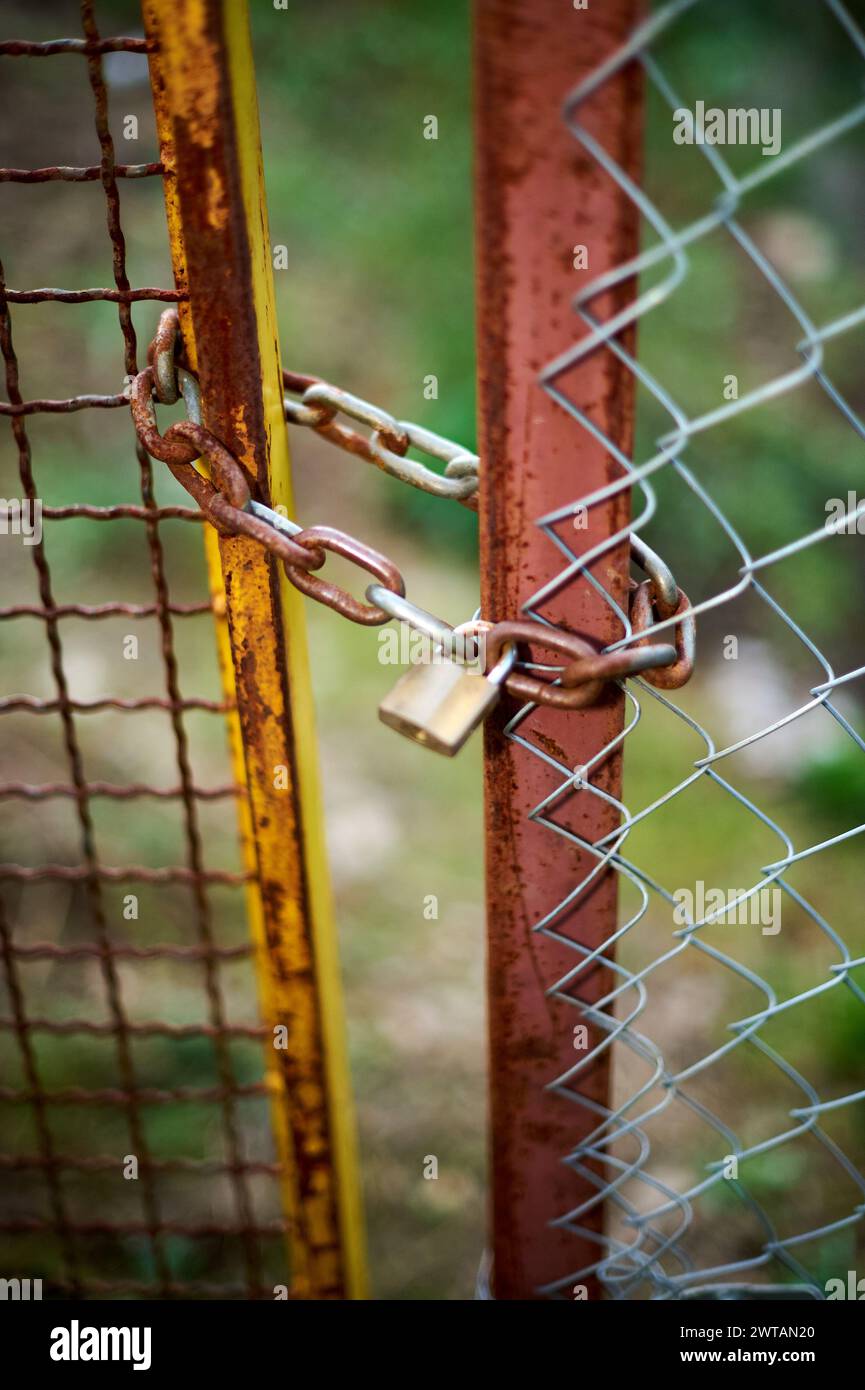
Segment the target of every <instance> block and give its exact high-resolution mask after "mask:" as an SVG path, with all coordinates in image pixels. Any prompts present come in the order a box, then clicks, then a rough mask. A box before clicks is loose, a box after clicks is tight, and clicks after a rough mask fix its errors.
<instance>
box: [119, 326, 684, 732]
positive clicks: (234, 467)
mask: <svg viewBox="0 0 865 1390" xmlns="http://www.w3.org/2000/svg"><path fill="white" fill-rule="evenodd" d="M180 343H181V339H180V335H179V323H178V316H177V311H176V309H174V308H170V309H166V310H165V311H164V313H163V314H162V315H161V317H160V320H159V326H158V328H157V331H156V334H155V335H154V338H153V341H152V343H151V344H150V348H149V351H148V366H147V367H145V368H144V370H143V371H141V372H139V373H138V374H137V375H136V376H134V377H130V378H128V379H127V381H126V386H125V390H126V394H127V396H128V399H129V403H130V406H131V410H132V418H133V422H134V425H135V430H136V433H137V435H138V439H139V440H140V442H141V444H142V446H143V447H144V449H146V451H147V453H148V454H150V455H152V457H153V458H156V459H159V460H160V461H162V462H163V463H166V464H167V465H168V468H169V469H170V471H171V473H172V474H173V475H174V477H175V478H176V479H177V481H178V482H179V483H180V484H181V486H182V487H183V488H185V489H186V491H187V492H188V493H189V494H190V496H191V497H193V498H194V500H195V501H196V502H197V503H198V506H199V507H200V509H201V511H202V512H203V513H204V515H205V516H206V517H207V519H208V521H210V522H211V524H212V525H213V526H214V527H215V528H216V530H217V531H218V532H219V534H220V535H222V536H247V537H249V538H250V539H252V540H254V541H256V542H258V544H260V545H262V546H263V547H264V548H265V549H266V550H268V551H270V552H271V553H272V554H273V555H275V556H276V557H277V558H278V559H279V560H281V561H282V564H283V568H284V570H285V574H286V576H287V578H288V579H289V581H290V582H291V583H292V584H293V585H294V586H295V588H297V589H299V590H300V591H301V592H302V593H304V594H307V595H308V596H309V597H310V598H314V599H315V600H316V602H318V603H322V604H324V605H325V607H327V608H332V609H333V610H334V611H335V612H337V613H340V614H341V615H342V616H343V617H345V618H348V619H349V620H350V621H351V622H355V623H361V624H364V625H365V626H370V627H372V626H378V625H380V624H382V623H386V622H389V621H390V620H391V619H392V618H397V619H399V620H400V621H403V622H406V623H408V624H409V625H410V626H412V627H413V628H415V629H416V630H417V631H420V632H423V633H425V634H426V635H427V636H428V637H430V638H431V640H432V641H433V642H434V643H435V644H436V645H437V646H440V647H443V648H445V649H446V650H447V651H449V652H450V653H456V652H457V650H458V648H459V647H460V645H461V641H462V634H463V632H464V631H465V630H466V629H473V630H474V631H479V630H482V631H483V634H484V640H485V644H486V663H485V664H486V666H487V667H491V666H494V665H495V664H496V662H497V661H498V660H499V659H500V657H501V655H502V653H503V652H504V651H505V649H506V648H508V647H513V648H514V649H515V650H516V652H517V653H518V654H519V656H520V660H521V664H522V665H523V666H526V665H530V664H531V648H532V647H538V648H541V649H543V650H546V651H551V652H556V653H558V654H559V655H562V656H564V657H566V658H567V664H566V665H565V666H564V667H563V669H562V670H561V671H560V672H559V674H558V677H557V679H556V680H555V681H549V680H543V679H541V678H539V677H537V676H532V675H530V674H528V672H527V671H525V670H523V671H511V672H510V673H509V674H508V675H507V677H506V678H505V680H504V688H505V689H506V690H507V691H508V692H509V693H510V694H511V695H513V696H515V697H516V698H518V699H521V700H523V701H530V702H531V703H533V704H543V705H552V706H555V707H556V708H558V709H569V710H575V709H584V708H586V707H587V706H589V705H592V704H594V703H595V702H596V701H597V700H598V699H599V698H600V696H601V694H602V692H603V689H604V686H605V684H606V683H607V682H608V681H611V680H618V679H621V678H623V677H625V676H634V675H639V674H642V675H643V676H644V678H645V679H646V680H647V681H649V682H650V683H651V684H653V685H655V686H658V687H661V688H663V689H667V690H669V689H674V688H678V687H679V686H682V685H684V684H685V682H686V681H687V680H688V679H689V677H690V675H691V672H692V670H693V665H694V647H695V635H696V626H695V620H694V617H693V614H692V612H691V605H690V601H689V600H688V597H687V595H686V594H685V593H684V592H683V591H682V590H681V589H679V587H678V586H677V584H676V581H675V579H674V577H673V575H672V573H671V572H670V570H669V568H668V567H667V565H666V564H665V563H664V561H663V560H662V559H661V558H660V556H658V555H656V554H655V553H654V551H652V550H651V549H650V548H649V547H648V546H647V545H646V544H645V542H644V541H642V540H641V539H639V538H638V537H636V536H632V537H631V558H632V559H633V560H634V562H635V563H636V564H637V565H638V566H639V567H640V568H641V569H642V570H643V571H644V573H645V574H646V575H647V578H646V579H645V580H644V581H643V582H642V583H639V584H638V583H637V582H636V581H635V580H633V579H632V580H630V581H629V585H630V588H629V605H628V606H629V612H628V618H629V623H630V626H631V635H632V637H637V640H635V641H633V642H632V643H631V644H630V645H628V646H625V647H621V648H619V649H618V650H616V651H612V652H599V651H596V650H595V648H594V647H592V646H591V644H590V643H588V642H586V641H585V640H584V639H583V638H580V637H578V636H577V635H576V634H575V633H571V632H567V631H565V630H563V629H561V628H556V627H553V626H552V625H550V626H547V625H546V624H544V623H540V622H536V621H527V620H520V621H512V622H498V623H494V624H493V623H488V622H484V621H477V620H476V621H474V622H473V623H472V624H463V625H462V627H461V628H452V627H451V626H450V625H449V624H448V623H446V622H444V621H443V620H442V619H440V618H436V617H434V616H433V615H432V614H430V613H426V612H425V611H424V610H423V609H421V608H418V607H417V605H415V604H413V603H411V602H410V601H409V600H408V599H407V598H406V596H405V582H404V580H403V577H402V575H401V573H400V571H399V570H398V568H397V567H396V565H394V564H393V562H392V561H391V560H389V559H388V558H387V556H385V555H382V554H381V553H380V552H379V551H377V550H374V549H373V548H372V547H371V546H368V545H366V544H365V543H364V542H363V541H360V540H358V539H357V538H356V537H354V536H351V535H349V534H347V533H346V532H344V531H339V530H337V529H336V528H335V527H332V526H309V527H302V526H300V525H298V523H297V522H295V521H291V520H290V519H289V518H287V517H284V516H281V515H280V514H279V513H278V512H275V511H274V510H273V509H272V508H270V507H268V506H266V505H265V504H264V503H263V502H259V501H257V500H256V499H255V498H253V496H252V494H251V491H250V486H249V479H248V477H247V474H246V472H245V471H244V469H243V467H242V466H241V464H240V463H239V462H238V460H237V459H236V458H235V457H234V455H233V454H232V453H231V451H230V450H229V449H228V448H227V447H226V445H225V444H224V443H223V442H222V441H221V440H220V439H218V438H217V437H216V435H214V434H213V433H212V432H211V431H210V430H208V429H207V428H206V427H205V426H204V425H203V424H202V422H201V407H200V394H199V390H198V382H197V379H196V377H195V376H194V374H193V373H192V372H190V371H189V370H188V369H187V368H185V367H184V366H183V365H182V350H181V348H180ZM283 378H284V383H285V386H286V388H287V389H288V390H289V391H292V392H293V393H294V394H295V396H296V397H297V399H289V398H286V400H285V414H286V419H287V420H288V421H289V422H290V423H293V424H299V425H305V426H307V427H308V428H310V429H312V430H314V431H315V433H316V434H319V435H321V436H322V437H323V438H325V439H327V440H328V441H329V442H331V443H333V444H336V445H337V446H338V447H340V448H342V449H344V450H346V451H347V452H348V453H351V454H354V455H356V456H358V457H360V458H363V459H365V460H366V461H367V462H369V463H373V464H375V466H376V467H378V468H380V469H382V470H383V471H384V472H386V473H390V474H391V475H392V476H393V477H397V478H399V479H400V480H401V481H403V482H406V483H409V484H410V485H411V486H412V487H417V488H421V489H422V490H423V491H426V492H431V493H433V494H435V495H437V496H441V497H451V498H454V499H455V500H457V501H459V502H462V503H463V505H464V506H467V507H471V508H472V509H476V508H477V489H478V468H479V460H478V457H477V455H476V454H472V453H470V452H468V451H467V450H465V449H462V448H461V447H460V446H459V445H458V444H455V443H453V442H452V441H451V440H447V439H445V438H443V437H442V436H441V435H437V434H434V433H433V432H432V431H431V430H427V429H424V428H422V427H421V426H419V425H414V424H411V423H409V422H407V421H400V420H397V419H395V417H394V416H392V415H389V414H388V413H387V412H386V411H383V410H380V409H379V408H378V407H377V406H374V405H372V404H370V403H369V402H368V401H364V400H361V399H360V397H358V396H353V395H351V394H350V393H349V392H348V391H343V390H341V389H340V388H338V387H335V386H331V385H330V384H329V383H327V382H324V381H320V380H319V379H318V378H316V377H310V376H302V375H300V374H299V373H296V372H284V373H283ZM181 395H182V396H183V398H184V401H185V403H186V407H187V412H188V416H189V418H188V419H186V420H181V421H177V422H175V423H174V424H172V425H169V427H168V429H167V430H165V432H164V434H163V433H161V432H160V430H159V426H158V424H157V420H156V403H157V402H159V403H161V404H165V405H170V404H173V403H174V402H176V401H177V400H178V399H179V398H180V397H181ZM339 414H342V415H346V416H348V417H349V418H350V419H352V420H355V421H357V422H359V423H361V424H365V425H367V426H369V427H370V429H371V434H370V435H369V436H368V437H367V436H365V435H363V434H360V433H359V432H358V431H357V430H354V429H352V428H350V427H348V426H346V425H343V424H341V423H340V422H339V421H338V420H337V418H336V417H337V415H339ZM411 447H414V448H417V449H419V450H421V451H423V452H425V453H427V454H428V455H429V456H430V457H431V458H436V459H438V460H440V461H442V462H444V463H445V464H446V467H445V471H444V474H439V473H435V472H433V471H432V470H431V469H428V468H426V467H425V466H424V465H423V464H420V463H417V462H415V461H414V460H413V459H409V458H407V457H406V453H407V451H408V449H409V448H411ZM198 459H204V460H205V462H206V463H207V465H208V468H209V472H210V476H209V477H205V475H204V474H203V473H201V472H199V470H198V469H197V468H196V467H195V463H196V460H198ZM328 551H331V552H333V553H334V554H337V555H341V556H342V557H343V558H344V559H347V560H349V561H351V562H352V563H353V564H355V565H357V566H358V567H359V568H361V569H364V570H366V571H367V573H369V574H371V575H372V576H373V578H374V579H375V581H376V582H375V583H373V584H370V585H368V587H367V590H366V598H367V600H368V602H367V603H362V602H360V601H359V600H358V599H356V598H355V597H354V596H353V595H352V594H350V593H349V592H348V591H347V590H346V589H343V588H341V587H340V586H339V585H337V584H334V583H332V582H330V581H328V580H327V579H324V578H322V577H321V576H319V575H318V574H317V573H315V571H318V570H320V569H321V568H322V567H323V566H324V564H325V561H326V558H327V552H328ZM655 615H657V618H658V619H659V620H660V621H665V620H668V619H670V618H673V617H676V616H677V615H680V617H681V621H679V622H678V623H676V625H675V628H674V632H675V646H673V645H671V644H667V643H661V644H655V643H652V642H651V632H652V627H653V624H654V622H655ZM637 634H640V635H639V636H637ZM526 653H528V654H526Z"/></svg>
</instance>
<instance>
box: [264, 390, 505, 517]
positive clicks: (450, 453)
mask: <svg viewBox="0 0 865 1390" xmlns="http://www.w3.org/2000/svg"><path fill="white" fill-rule="evenodd" d="M282 377H283V383H284V385H285V387H286V389H287V390H289V391H292V392H293V393H295V394H296V395H297V396H299V399H297V400H292V399H291V398H290V397H286V399H285V418H286V419H287V420H288V421H289V423H290V424H294V425H306V426H308V427H309V428H310V429H312V430H314V431H315V433H316V434H320V435H321V436H322V438H323V439H327V440H329V441H330V443H331V444H336V445H337V446H338V447H339V448H340V449H345V450H346V451H347V452H348V453H350V454H355V455H357V456H358V457H359V458H362V459H365V460H366V462H367V463H372V464H374V465H375V466H376V468H380V469H381V470H382V472H384V473H389V474H390V475H391V477H393V478H399V480H400V481H401V482H403V483H408V484H409V485H410V486H411V487H416V488H420V489H421V491H422V492H428V493H431V494H432V495H433V496H434V497H452V498H454V499H455V500H456V501H457V502H462V503H463V505H464V506H466V507H469V508H470V509H471V510H472V511H477V506H478V498H477V492H478V470H479V467H480V459H479V458H478V456H477V454H472V453H469V451H468V450H467V449H464V448H462V446H461V445H459V444H455V443H454V442H453V440H450V439H445V438H444V436H443V435H440V434H435V433H434V432H433V431H432V430H428V429H425V428H424V427H423V426H422V425H414V424H412V423H411V422H410V421H408V420H397V419H395V418H394V416H393V415H389V414H388V412H387V411H386V410H381V409H380V408H379V407H378V406H377V405H372V404H371V403H370V402H369V401H365V400H362V399H361V397H360V396H353V395H352V394H351V392H350V391H343V390H342V389H341V388H340V387H338V386H331V385H330V384H329V382H326V381H320V380H319V379H318V378H317V377H310V376H301V375H300V374H299V373H297V372H283V374H282ZM337 415H347V416H348V417H349V419H351V420H356V421H357V422H358V423H359V424H362V425H368V426H369V427H370V429H371V430H372V433H371V434H370V435H369V437H367V436H366V435H362V434H359V433H358V431H357V430H353V429H350V428H348V427H346V426H345V425H341V424H339V423H338V421H337V420H336V416H337ZM410 448H415V449H418V450H419V451H420V452H422V453H425V454H428V455H429V457H430V458H434V459H439V460H440V461H441V462H442V463H444V464H445V465H446V466H445V471H444V474H441V473H435V472H433V470H432V469H430V468H427V467H426V466H425V465H424V464H422V463H417V462H415V460H414V459H410V458H406V454H407V452H408V450H409V449H410Z"/></svg>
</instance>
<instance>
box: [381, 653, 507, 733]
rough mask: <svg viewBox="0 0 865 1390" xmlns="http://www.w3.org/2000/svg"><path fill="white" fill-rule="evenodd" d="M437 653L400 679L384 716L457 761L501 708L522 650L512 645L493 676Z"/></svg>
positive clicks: (399, 729)
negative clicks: (470, 739) (482, 725)
mask: <svg viewBox="0 0 865 1390" xmlns="http://www.w3.org/2000/svg"><path fill="white" fill-rule="evenodd" d="M436 655H437V659H436V660H435V661H433V662H431V663H428V664H424V665H422V666H413V667H412V668H411V670H409V671H406V673H405V675H403V676H401V677H400V679H399V680H398V681H397V683H396V685H395V686H394V688H393V690H392V691H391V692H390V694H389V695H386V696H385V698H384V699H383V700H382V702H381V704H380V705H379V707H378V715H379V719H381V720H382V722H383V723H384V724H387V725H389V726H390V728H391V729H396V730H397V732H398V733H400V734H405V736H406V738H410V739H413V740H414V742H415V743H422V744H423V746H424V747H425V748H432V749H433V750H434V751H435V752H436V753H444V755H445V757H447V758H452V757H453V756H454V754H455V753H458V752H459V751H460V749H461V748H462V746H463V744H464V743H465V742H466V740H467V739H468V737H469V735H470V734H471V733H473V732H474V730H475V729H476V728H477V727H478V725H479V724H480V723H482V722H483V720H484V719H486V717H487V715H488V714H489V713H490V711H491V710H493V709H494V708H495V706H496V705H497V704H498V701H499V696H500V694H501V686H502V682H503V681H504V679H505V677H506V676H507V675H508V673H509V672H510V670H511V667H512V666H513V664H514V661H515V660H516V648H514V647H509V648H508V649H507V650H506V651H505V652H504V653H503V655H502V656H501V658H500V659H499V661H498V662H497V663H496V665H495V666H494V667H493V669H492V670H491V671H490V673H489V675H487V676H484V675H479V674H478V673H477V672H474V671H470V670H469V668H468V667H467V666H462V665H460V664H459V663H458V662H457V661H454V660H451V659H450V658H449V657H445V656H443V655H441V654H440V653H437V654H436Z"/></svg>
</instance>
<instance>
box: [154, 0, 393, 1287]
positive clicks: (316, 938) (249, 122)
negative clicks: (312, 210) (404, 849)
mask: <svg viewBox="0 0 865 1390" xmlns="http://www.w3.org/2000/svg"><path fill="white" fill-rule="evenodd" d="M143 11H144V18H145V25H146V29H147V34H148V37H149V38H150V39H151V41H152V42H153V45H154V51H153V52H152V54H151V58H150V64H151V82H152V87H153V94H154V104H155V107H156V114H157V123H158V128H159V135H160V144H161V150H162V159H163V163H164V165H165V169H166V175H165V190H166V207H167V214H168V222H169V229H170V234H171V246H172V257H173V263H174V274H175V280H176V283H177V286H178V288H179V289H181V290H183V291H185V292H186V294H187V296H188V298H187V299H186V300H185V301H184V302H183V303H182V304H181V326H182V331H183V337H184V344H185V347H186V351H187V354H188V356H189V358H190V361H191V362H192V363H193V364H194V365H195V366H196V367H197V370H198V375H199V379H200V382H201V396H202V409H203V418H204V423H205V425H206V426H207V427H208V428H209V429H210V430H212V431H213V432H214V433H215V434H217V435H218V436H219V437H220V438H221V439H223V440H224V442H225V443H226V444H227V445H228V447H229V448H230V449H231V450H232V451H233V453H234V454H235V456H236V457H237V458H238V459H239V461H240V462H241V463H242V464H243V466H244V468H245V469H246V470H247V473H248V475H249V478H250V484H251V486H252V487H253V491H254V495H257V496H258V497H259V498H260V499H261V500H262V501H265V502H268V503H270V504H271V505H273V506H276V505H279V504H283V505H284V506H285V507H286V508H287V509H288V512H289V514H293V509H292V491H291V473H290V465H289V456H288V445H287V439H286V430H285V420H284V415H283V407H282V399H283V392H282V378H281V370H280V360H279V345H278V335H277V329H276V315H275V308H274V296H273V277H272V268H271V258H270V242H269V235H268V227H267V210H266V203H265V195H264V185H263V179H262V167H261V141H260V134H259V124H258V105H257V98H256V89H255V74H254V68H253V61H252V50H251V43H250V34H249V19H248V12H247V5H246V0H143ZM208 550H209V561H210V570H211V578H212V583H213V585H214V591H215V593H216V595H217V597H218V598H220V600H222V597H223V596H224V603H223V602H222V601H220V602H219V603H218V604H217V608H218V609H220V608H221V609H222V610H223V611H224V618H222V619H218V620H217V622H218V633H219V641H220V652H221V660H222V668H223V674H224V678H225V681H226V688H227V691H228V693H229V695H230V696H231V698H232V700H233V702H235V703H236V708H237V713H236V715H234V716H233V717H232V720H231V728H230V733H231V739H232V746H233V751H234V758H235V767H236V774H237V777H238V780H239V781H240V782H241V784H242V785H243V786H244V787H245V788H246V792H247V795H246V797H245V798H241V816H240V819H241V834H242V838H243V845H244V853H245V857H246V863H247V866H248V868H249V870H250V873H251V876H252V879H251V884H250V891H249V917H250V924H251V930H252V934H253V939H254V941H255V943H256V945H257V946H258V948H259V950H258V951H257V959H258V962H259V968H258V975H259V984H260V993H261V1001H262V1010H263V1014H264V1017H265V1019H266V1021H267V1022H268V1024H272V1025H281V1026H282V1028H283V1029H284V1030H285V1031H284V1034H283V1036H284V1037H287V1046H286V1047H283V1048H276V1047H273V1048H268V1073H269V1076H270V1078H271V1081H272V1086H273V1094H274V1105H273V1114H274V1123H275V1131H276V1137H277V1143H278V1146H279V1150H280V1156H281V1158H282V1160H283V1163H284V1167H285V1171H286V1180H285V1207H286V1213H287V1216H288V1218H289V1223H290V1227H291V1230H290V1247H291V1265H292V1276H291V1286H290V1287H291V1293H292V1296H294V1297H310V1298H322V1297H325V1298H326V1297H337V1298H339V1297H350V1298H362V1297H364V1296H365V1293H366V1280H365V1260H364V1236H363V1219H362V1210H361V1201H360V1185H359V1177H358V1169H357V1159H356V1152H355V1136H354V1117H353V1113H352V1103H351V1093H350V1084H349V1073H348V1064H347V1059H346V1050H345V1040H344V1029H343V1009H342V1000H341V990H340V982H339V966H338V957H337V947H336V937H335V929H334V923H333V917H332V909H331V902H330V889H329V874H328V868H327V861H326V855H325V850H324V836H323V824H322V816H321V806H320V791H319V782H318V770H317V758H316V742H315V731H314V720H313V709H312V697H311V689H310V676H309V668H308V656H307V646H306V631H305V623H304V612H303V602H304V600H303V599H302V597H301V595H300V594H299V593H298V592H297V590H295V589H294V588H293V587H292V586H290V585H289V584H288V583H287V582H286V580H285V577H284V575H283V574H282V573H281V570H280V569H279V567H278V566H277V565H276V564H275V563H274V562H273V560H272V559H271V557H270V556H268V555H266V554H265V553H263V551H262V549H261V547H260V546H258V545H256V544H255V542H253V541H250V540H248V539H247V538H243V537H235V538H224V539H218V538H217V536H216V534H215V532H211V534H210V535H209V538H208Z"/></svg>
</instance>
